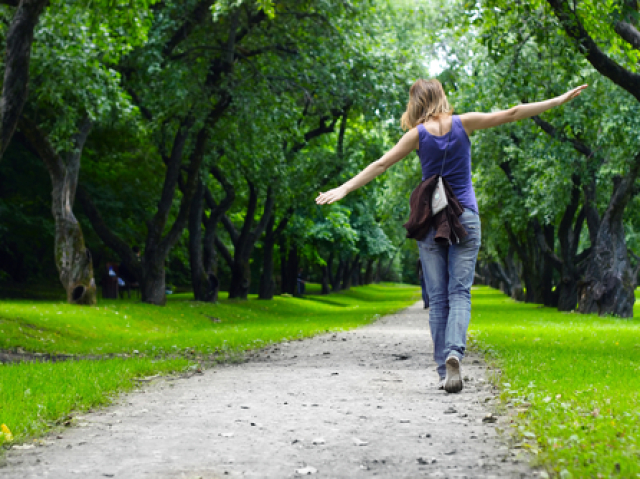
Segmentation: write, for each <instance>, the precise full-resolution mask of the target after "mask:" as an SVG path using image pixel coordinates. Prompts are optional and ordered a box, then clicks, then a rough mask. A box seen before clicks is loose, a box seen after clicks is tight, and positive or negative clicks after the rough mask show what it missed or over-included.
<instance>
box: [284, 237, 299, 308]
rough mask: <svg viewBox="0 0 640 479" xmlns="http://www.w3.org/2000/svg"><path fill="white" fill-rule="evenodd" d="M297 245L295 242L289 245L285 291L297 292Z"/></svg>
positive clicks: (294, 293)
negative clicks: (287, 281)
mask: <svg viewBox="0 0 640 479" xmlns="http://www.w3.org/2000/svg"><path fill="white" fill-rule="evenodd" d="M298 261H299V260H298V247H297V246H296V245H295V244H292V245H291V246H289V258H288V259H287V269H288V271H287V279H288V280H289V283H288V284H287V293H289V294H293V295H297V294H298V264H299V262H298Z"/></svg>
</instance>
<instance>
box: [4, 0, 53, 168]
mask: <svg viewBox="0 0 640 479" xmlns="http://www.w3.org/2000/svg"><path fill="white" fill-rule="evenodd" d="M47 2H48V0H21V1H20V2H19V3H18V2H16V1H14V0H10V1H4V2H2V3H4V4H5V5H11V6H17V7H18V8H17V10H16V12H15V13H14V15H13V19H12V20H11V25H10V26H9V31H8V32H7V37H6V42H7V49H6V53H5V57H4V64H5V69H4V82H3V84H2V99H1V100H0V120H1V121H2V125H1V127H2V131H0V156H2V154H4V152H5V150H6V149H7V146H8V145H9V142H10V141H11V137H12V136H13V133H14V132H15V130H16V127H17V126H18V121H19V119H20V115H21V114H22V109H23V108H24V104H25V103H26V101H27V96H28V94H29V91H28V86H29V64H30V62H31V45H32V44H33V31H34V29H35V26H36V25H37V23H38V20H39V19H40V14H41V13H42V10H43V9H44V6H45V5H46V4H47Z"/></svg>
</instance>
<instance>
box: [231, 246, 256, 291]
mask: <svg viewBox="0 0 640 479" xmlns="http://www.w3.org/2000/svg"><path fill="white" fill-rule="evenodd" d="M234 256H235V261H234V262H233V265H232V266H231V285H230V286H229V299H242V300H246V299H247V295H248V294H249V286H250V285H251V268H250V267H249V260H250V258H251V257H250V256H249V255H247V254H246V252H244V253H242V254H234Z"/></svg>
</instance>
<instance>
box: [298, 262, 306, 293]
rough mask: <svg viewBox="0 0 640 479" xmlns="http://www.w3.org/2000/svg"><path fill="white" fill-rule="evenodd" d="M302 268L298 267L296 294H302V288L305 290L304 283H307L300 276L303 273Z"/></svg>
mask: <svg viewBox="0 0 640 479" xmlns="http://www.w3.org/2000/svg"><path fill="white" fill-rule="evenodd" d="M303 271H304V270H303V269H302V268H300V269H299V270H298V282H297V286H298V294H299V295H300V296H302V295H303V294H304V290H305V285H306V284H307V282H306V281H305V280H304V278H303V277H302V273H303Z"/></svg>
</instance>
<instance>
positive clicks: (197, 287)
mask: <svg viewBox="0 0 640 479" xmlns="http://www.w3.org/2000/svg"><path fill="white" fill-rule="evenodd" d="M204 188H205V186H204V184H203V183H202V181H198V186H197V188H196V192H195V194H194V195H193V200H192V202H191V209H190V210H189V225H188V226H189V265H190V266H191V286H192V287H193V299H194V300H196V301H209V300H210V298H209V292H210V291H211V287H210V285H209V278H208V277H207V274H206V272H205V269H204V258H203V254H202V214H203V209H204Z"/></svg>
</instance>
